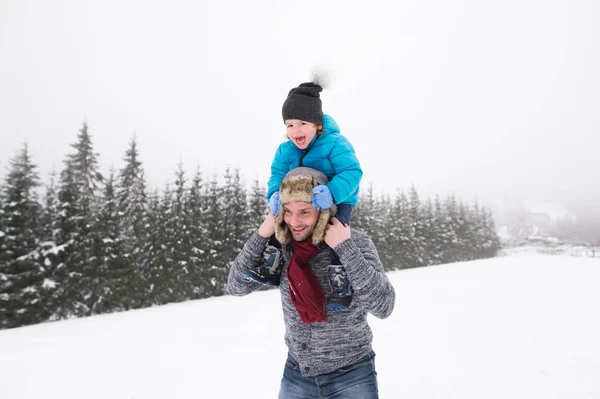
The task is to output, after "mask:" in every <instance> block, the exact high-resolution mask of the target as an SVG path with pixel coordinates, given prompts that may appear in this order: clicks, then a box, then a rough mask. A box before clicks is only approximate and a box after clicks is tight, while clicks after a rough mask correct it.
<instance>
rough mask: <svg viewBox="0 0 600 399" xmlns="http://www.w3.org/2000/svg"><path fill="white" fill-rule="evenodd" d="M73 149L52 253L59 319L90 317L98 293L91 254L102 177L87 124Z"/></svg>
mask: <svg viewBox="0 0 600 399" xmlns="http://www.w3.org/2000/svg"><path fill="white" fill-rule="evenodd" d="M71 147H73V148H74V149H75V152H74V153H71V154H68V155H67V158H66V160H65V168H64V169H63V171H62V172H61V177H60V184H59V193H58V199H59V203H60V211H59V217H58V222H57V229H56V232H57V237H58V242H57V243H56V244H57V248H56V249H55V250H54V251H53V252H55V253H57V256H56V260H55V262H58V264H56V263H54V264H53V265H52V266H51V271H52V278H53V280H54V281H55V282H56V283H57V290H56V297H55V298H54V299H55V301H56V305H57V317H70V316H73V315H76V316H84V315H89V314H90V313H91V309H92V307H93V303H94V301H95V297H94V292H95V291H97V290H98V287H95V286H94V282H95V281H96V279H95V272H96V271H95V269H94V268H95V264H96V259H95V258H93V254H92V250H93V246H94V243H95V242H96V241H97V240H98V237H97V236H96V234H97V232H95V231H93V226H97V224H98V221H97V210H98V204H99V196H98V195H97V190H98V187H99V186H100V184H101V183H102V180H103V177H102V175H101V174H100V172H99V171H98V161H97V156H98V154H96V153H94V152H93V145H92V141H91V136H90V135H89V133H88V127H87V124H86V123H84V124H83V126H82V128H81V130H80V131H79V133H78V134H77V141H76V142H75V144H72V145H71Z"/></svg>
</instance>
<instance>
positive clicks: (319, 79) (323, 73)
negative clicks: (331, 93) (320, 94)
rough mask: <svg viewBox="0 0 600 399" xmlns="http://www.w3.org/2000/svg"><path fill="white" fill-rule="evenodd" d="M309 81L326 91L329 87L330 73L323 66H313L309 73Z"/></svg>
mask: <svg viewBox="0 0 600 399" xmlns="http://www.w3.org/2000/svg"><path fill="white" fill-rule="evenodd" d="M310 81H311V82H313V83H314V84H316V85H319V86H321V87H322V88H323V89H327V88H328V87H330V86H331V71H330V70H329V68H327V67H326V66H325V65H323V64H318V65H315V66H314V67H313V69H312V71H311V72H310Z"/></svg>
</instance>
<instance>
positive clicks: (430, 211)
mask: <svg viewBox="0 0 600 399" xmlns="http://www.w3.org/2000/svg"><path fill="white" fill-rule="evenodd" d="M421 226H422V227H423V230H422V242H423V245H424V248H423V253H424V254H423V266H430V265H437V264H439V253H438V252H437V251H438V247H439V244H438V242H437V240H438V237H437V234H438V231H437V227H436V225H435V215H434V208H433V203H432V202H431V199H428V200H427V201H426V202H425V203H424V204H423V206H422V208H421Z"/></svg>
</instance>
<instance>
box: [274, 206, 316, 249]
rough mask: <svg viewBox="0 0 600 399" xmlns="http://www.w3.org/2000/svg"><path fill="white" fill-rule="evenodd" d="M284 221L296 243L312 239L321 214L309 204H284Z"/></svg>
mask: <svg viewBox="0 0 600 399" xmlns="http://www.w3.org/2000/svg"><path fill="white" fill-rule="evenodd" d="M282 206H283V212H284V214H283V220H284V221H285V224H287V226H288V228H289V229H290V231H291V232H292V237H294V240H296V241H304V240H305V239H307V238H308V237H310V236H311V235H312V233H313V230H314V229H315V226H316V225H317V220H318V219H319V214H320V212H319V211H317V208H315V207H314V206H312V204H309V203H308V202H301V201H295V202H289V203H287V204H283V205H282Z"/></svg>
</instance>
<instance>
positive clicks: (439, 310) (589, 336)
mask: <svg viewBox="0 0 600 399" xmlns="http://www.w3.org/2000/svg"><path fill="white" fill-rule="evenodd" d="M390 278H391V279H392V282H393V284H394V287H395V288H396V293H397V299H396V310H395V311H394V313H393V314H392V316H391V317H390V318H389V319H387V320H378V319H375V318H371V319H370V322H371V325H372V327H373V329H374V334H375V342H374V348H375V351H376V353H377V357H376V365H377V368H378V374H379V388H380V396H381V398H411V399H414V398H426V399H432V398H445V399H446V398H460V399H467V398H477V399H480V398H516V399H518V398H523V399H525V398H527V399H531V398H544V399H548V398H568V399H574V398H600V317H599V314H600V310H599V309H598V307H599V305H600V259H597V258H596V259H593V258H573V257H564V256H550V255H539V254H528V253H524V254H519V255H514V256H505V257H499V258H495V259H490V260H484V261H476V262H468V263H457V264H453V265H446V266H438V267H429V268H421V269H413V270H406V271H398V272H393V273H390ZM285 357H286V348H285V346H284V343H283V322H282V315H281V309H280V304H279V292H278V291H275V290H273V291H268V292H260V293H256V294H252V295H250V296H247V297H243V298H234V297H221V298H211V299H205V300H199V301H193V302H187V303H183V304H177V305H167V306H162V307H157V308H153V309H143V310H138V311H132V312H126V313H121V314H114V315H104V316H97V317H91V318H87V319H81V320H71V321H62V322H56V323H48V324H44V325H38V326H32V327H26V328H19V329H14V330H6V331H0V398H2V399H22V398H27V399H34V398H35V399H38V398H44V399H108V398H110V399H159V398H160V399H164V398H190V399H191V398H194V399H198V398H250V399H251V398H276V397H277V393H278V390H279V382H280V379H281V374H282V370H283V364H284V361H285Z"/></svg>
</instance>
